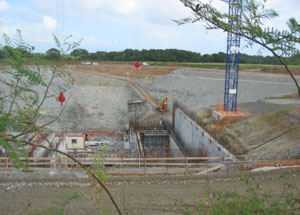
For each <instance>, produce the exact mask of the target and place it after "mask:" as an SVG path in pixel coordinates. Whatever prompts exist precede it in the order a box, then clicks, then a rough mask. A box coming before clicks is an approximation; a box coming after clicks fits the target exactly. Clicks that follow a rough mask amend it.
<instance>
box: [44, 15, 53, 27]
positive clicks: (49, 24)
mask: <svg viewBox="0 0 300 215" xmlns="http://www.w3.org/2000/svg"><path fill="white" fill-rule="evenodd" d="M43 24H44V25H45V27H46V28H47V29H54V28H55V27H56V20H55V19H53V18H51V17H49V16H44V17H43Z"/></svg>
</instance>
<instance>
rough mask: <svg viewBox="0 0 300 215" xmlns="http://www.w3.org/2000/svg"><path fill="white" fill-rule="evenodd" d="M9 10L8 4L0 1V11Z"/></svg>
mask: <svg viewBox="0 0 300 215" xmlns="http://www.w3.org/2000/svg"><path fill="white" fill-rule="evenodd" d="M8 8H9V4H8V3H7V2H6V1H0V11H3V10H7V9H8Z"/></svg>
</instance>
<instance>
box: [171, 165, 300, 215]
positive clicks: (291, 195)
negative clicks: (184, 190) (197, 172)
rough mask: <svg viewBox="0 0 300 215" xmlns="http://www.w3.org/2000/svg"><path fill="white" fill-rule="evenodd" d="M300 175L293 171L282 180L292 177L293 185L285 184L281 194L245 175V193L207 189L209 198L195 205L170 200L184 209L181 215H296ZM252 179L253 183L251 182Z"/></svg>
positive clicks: (299, 204)
mask: <svg viewBox="0 0 300 215" xmlns="http://www.w3.org/2000/svg"><path fill="white" fill-rule="evenodd" d="M298 174H299V172H295V171H292V170H291V174H284V175H282V176H280V178H286V177H288V178H291V183H287V184H283V185H282V192H280V193H279V194H278V193H275V192H272V191H269V190H266V189H264V188H263V187H261V186H260V185H259V184H258V183H254V179H255V178H254V176H252V175H246V176H242V177H241V179H242V180H243V181H244V182H245V193H242V194H241V193H238V192H236V191H229V190H225V189H224V190H216V189H213V188H211V187H210V186H207V187H204V190H205V193H206V198H204V199H201V200H198V201H196V202H195V203H194V204H190V203H186V202H184V200H182V199H175V198H172V197H171V198H170V199H171V201H172V202H174V204H175V205H178V206H181V207H182V208H184V209H183V210H181V213H182V214H184V215H190V214H206V215H232V214H241V215H253V214H257V215H287V214H291V215H294V214H295V215H296V214H300V191H299V189H298V187H297V184H296V183H295V180H294V177H295V176H294V175H298ZM252 180H253V182H252Z"/></svg>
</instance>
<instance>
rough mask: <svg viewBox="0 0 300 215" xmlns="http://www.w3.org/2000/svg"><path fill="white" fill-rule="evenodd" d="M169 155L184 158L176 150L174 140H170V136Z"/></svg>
mask: <svg viewBox="0 0 300 215" xmlns="http://www.w3.org/2000/svg"><path fill="white" fill-rule="evenodd" d="M170 153H171V155H172V157H184V154H183V153H182V152H181V150H180V149H179V148H178V146H177V144H176V143H175V140H174V139H173V138H172V136H170Z"/></svg>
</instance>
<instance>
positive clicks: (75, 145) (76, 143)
mask: <svg viewBox="0 0 300 215" xmlns="http://www.w3.org/2000/svg"><path fill="white" fill-rule="evenodd" d="M66 142H67V149H74V150H78V149H85V138H84V135H83V134H68V135H67V136H66Z"/></svg>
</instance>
